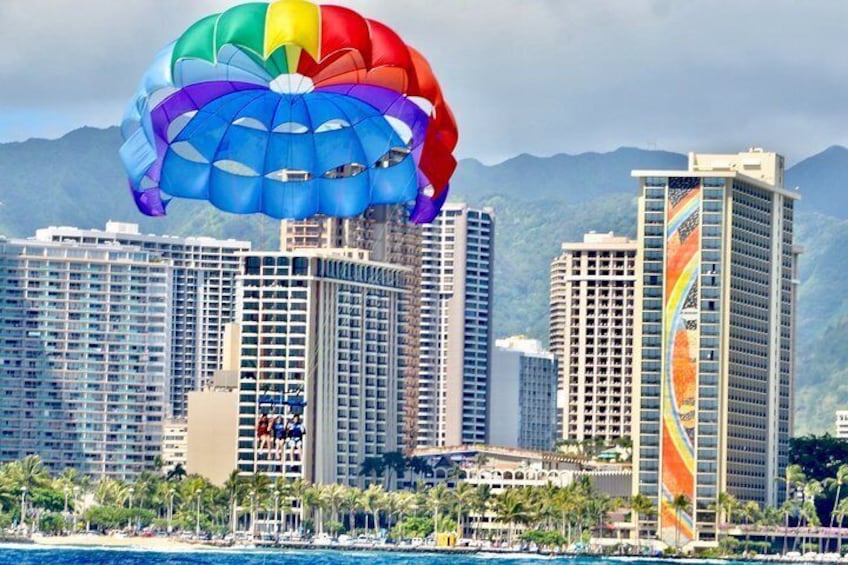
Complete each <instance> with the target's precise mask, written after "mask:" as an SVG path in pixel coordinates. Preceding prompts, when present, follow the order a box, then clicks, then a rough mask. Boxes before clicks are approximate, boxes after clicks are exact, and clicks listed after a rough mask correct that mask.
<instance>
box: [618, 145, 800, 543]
mask: <svg viewBox="0 0 848 565" xmlns="http://www.w3.org/2000/svg"><path fill="white" fill-rule="evenodd" d="M633 176H634V177H636V178H638V179H639V186H640V199H639V228H638V229H639V232H638V233H639V242H640V254H641V268H640V270H639V279H638V282H637V296H638V300H637V305H638V308H637V316H638V318H640V319H641V321H642V324H641V327H639V326H637V327H639V330H637V335H636V343H638V344H640V346H641V347H639V348H637V354H636V359H635V363H636V367H637V375H638V377H637V378H636V393H635V395H634V397H635V399H636V406H635V408H636V421H637V423H636V424H635V425H634V427H633V430H634V431H633V434H634V438H635V445H634V448H635V450H634V454H635V469H634V473H633V477H634V490H636V491H638V492H641V493H642V494H644V495H646V496H648V497H650V498H652V499H653V500H655V501H656V504H657V510H658V512H657V516H658V523H656V524H655V526H656V528H657V532H658V533H659V535H660V536H661V537H662V538H663V539H665V540H666V541H667V542H673V541H674V539H675V535H676V532H677V531H679V533H680V539H681V540H682V541H683V542H685V541H688V540H698V541H714V540H715V539H716V531H715V524H716V515H715V510H714V504H715V503H716V501H717V498H718V495H719V493H722V492H728V493H731V494H733V495H735V496H736V497H737V498H739V499H740V500H742V501H749V500H752V501H756V502H759V503H761V504H769V505H774V506H776V505H778V504H779V503H780V502H781V495H782V491H783V489H782V487H781V485H780V484H779V483H777V482H776V481H775V479H776V478H777V477H780V476H782V475H783V474H784V468H785V467H786V464H787V451H788V444H789V437H790V433H791V424H792V422H791V416H790V415H791V411H792V380H793V370H794V367H793V363H794V351H793V350H794V317H795V294H796V289H795V280H796V279H797V277H796V274H795V270H796V266H797V260H796V259H797V257H796V254H797V249H796V248H795V247H794V246H793V216H794V204H795V200H797V199H798V194H797V193H796V192H794V191H789V190H786V189H785V188H784V187H783V157H781V156H780V155H777V154H775V153H766V152H764V151H763V150H762V149H758V148H753V149H750V150H749V151H747V152H744V153H739V154H737V155H704V154H690V155H689V166H688V169H687V170H683V171H634V172H633ZM679 495H684V496H686V497H687V498H688V499H689V500H690V501H691V503H692V504H691V509H689V510H682V511H677V512H676V511H675V510H674V509H673V508H672V504H671V502H672V499H673V498H674V497H677V496H679Z"/></svg>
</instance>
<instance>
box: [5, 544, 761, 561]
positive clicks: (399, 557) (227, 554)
mask: <svg viewBox="0 0 848 565" xmlns="http://www.w3.org/2000/svg"><path fill="white" fill-rule="evenodd" d="M488 561H491V562H494V563H497V564H498V565H535V564H540V565H541V564H542V563H544V564H545V565H550V564H553V563H558V564H562V565H623V564H625V563H633V562H638V563H639V565H660V564H662V565H668V564H669V563H678V564H679V563H681V562H685V563H689V564H693V565H699V564H701V565H703V564H711V563H723V564H726V563H730V562H724V561H717V560H696V559H686V560H677V561H674V562H672V561H664V560H655V559H637V558H604V559H602V558H591V557H558V558H547V557H540V556H533V555H522V556H517V557H516V556H512V555H495V554H486V553H478V554H470V555H433V554H415V553H387V552H369V551H352V552H344V551H332V550H327V551H324V550H304V551H279V550H243V551H242V550H236V549H225V550H197V551H193V550H192V551H160V550H137V549H123V548H121V549H117V548H116V549H112V548H110V549H100V548H85V549H71V548H56V547H44V546H4V545H0V565H66V564H68V565H70V564H73V565H142V564H144V565H182V564H191V565H429V564H431V563H432V564H435V565H481V563H485V562H488ZM747 565H751V564H750V562H749V563H748V564H747Z"/></svg>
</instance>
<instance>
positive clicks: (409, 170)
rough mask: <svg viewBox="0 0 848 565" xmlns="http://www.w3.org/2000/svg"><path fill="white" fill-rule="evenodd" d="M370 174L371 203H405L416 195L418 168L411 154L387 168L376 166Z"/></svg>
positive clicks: (412, 199) (413, 199)
mask: <svg viewBox="0 0 848 565" xmlns="http://www.w3.org/2000/svg"><path fill="white" fill-rule="evenodd" d="M369 172H370V174H371V203H372V204H405V203H407V202H412V201H415V198H416V196H417V195H418V168H417V167H416V166H415V160H414V159H413V158H412V156H411V155H407V156H406V157H405V158H404V160H403V161H401V162H400V163H398V164H396V165H392V166H391V167H388V168H380V167H377V168H375V169H372V170H371V171H369Z"/></svg>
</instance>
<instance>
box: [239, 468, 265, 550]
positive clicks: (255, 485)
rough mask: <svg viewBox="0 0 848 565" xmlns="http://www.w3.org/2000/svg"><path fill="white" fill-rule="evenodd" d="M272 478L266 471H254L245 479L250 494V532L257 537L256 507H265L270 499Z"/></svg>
mask: <svg viewBox="0 0 848 565" xmlns="http://www.w3.org/2000/svg"><path fill="white" fill-rule="evenodd" d="M270 486H271V479H270V478H269V477H268V475H266V474H265V473H253V474H252V475H248V476H247V477H245V480H244V489H245V491H247V493H248V494H250V498H251V500H250V534H251V535H252V536H254V537H256V508H257V506H259V507H263V506H265V505H266V503H267V500H268V494H269V488H268V487H270Z"/></svg>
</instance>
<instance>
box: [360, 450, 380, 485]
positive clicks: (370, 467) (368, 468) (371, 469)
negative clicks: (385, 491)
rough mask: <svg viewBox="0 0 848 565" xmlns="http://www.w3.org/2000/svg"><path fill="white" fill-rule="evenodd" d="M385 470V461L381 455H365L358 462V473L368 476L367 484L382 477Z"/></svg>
mask: <svg viewBox="0 0 848 565" xmlns="http://www.w3.org/2000/svg"><path fill="white" fill-rule="evenodd" d="M385 472H386V463H385V461H383V458H382V457H366V458H365V459H363V460H362V463H360V464H359V474H360V475H362V476H364V477H370V478H371V481H370V483H369V484H374V483H376V482H377V479H380V478H382V477H383V474H384V473H385Z"/></svg>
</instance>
